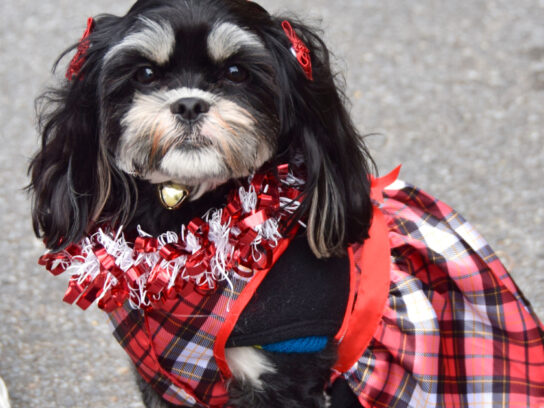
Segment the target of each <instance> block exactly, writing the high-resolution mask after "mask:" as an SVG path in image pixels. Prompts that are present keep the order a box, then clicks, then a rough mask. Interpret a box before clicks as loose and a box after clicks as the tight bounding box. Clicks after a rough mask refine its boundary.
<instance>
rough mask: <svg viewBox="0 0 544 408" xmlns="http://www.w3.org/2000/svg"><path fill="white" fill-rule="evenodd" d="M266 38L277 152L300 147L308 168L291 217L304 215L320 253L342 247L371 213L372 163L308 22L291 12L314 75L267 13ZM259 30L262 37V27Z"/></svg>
mask: <svg viewBox="0 0 544 408" xmlns="http://www.w3.org/2000/svg"><path fill="white" fill-rule="evenodd" d="M274 20H275V21H274V24H273V26H274V30H275V33H273V34H272V33H270V34H272V35H273V36H274V37H275V38H276V39H281V40H275V41H270V38H269V40H268V41H270V43H269V47H271V49H272V52H274V53H275V54H276V55H275V57H276V60H277V67H276V71H277V73H278V74H277V78H276V81H277V86H279V87H280V100H279V101H278V110H279V112H280V121H281V125H282V130H281V135H280V152H281V150H282V149H284V152H286V153H287V154H288V155H289V156H290V157H291V158H292V157H294V156H295V155H296V154H297V153H300V152H302V154H303V155H304V161H305V165H306V169H307V172H308V174H307V180H306V186H305V189H304V195H305V197H304V200H303V203H302V206H301V207H300V209H299V213H298V214H297V217H302V216H304V215H305V216H306V217H307V220H308V228H307V234H308V241H309V243H310V246H311V248H312V250H313V252H314V253H315V254H316V255H317V256H319V257H329V256H333V255H342V254H345V251H346V248H347V246H348V245H349V244H351V243H354V242H361V241H362V240H363V239H365V238H366V237H367V234H368V228H369V226H370V221H371V216H372V204H371V201H370V181H369V173H370V171H369V170H370V166H374V163H373V162H372V159H371V158H370V156H369V154H368V151H367V149H366V147H365V145H364V143H363V139H362V136H361V135H360V134H359V133H358V132H357V130H356V128H355V126H354V125H353V123H352V121H351V119H350V117H349V114H348V112H347V110H346V107H345V102H346V98H345V96H344V94H343V93H342V91H341V90H340V89H339V87H338V84H337V83H336V81H335V78H334V75H333V73H332V72H331V67H330V62H329V52H328V50H327V47H326V46H325V44H324V43H323V41H322V40H321V38H320V37H319V36H318V35H317V34H316V33H315V32H314V31H313V30H311V29H310V28H308V27H306V26H304V25H303V24H301V23H299V22H297V21H294V20H290V23H291V25H292V27H293V28H294V29H295V31H296V33H297V34H298V36H299V37H300V38H301V39H302V41H303V42H304V43H305V45H306V47H307V48H309V50H310V57H311V63H312V71H313V80H310V79H309V78H307V76H306V75H305V73H304V71H303V69H302V67H301V66H300V64H299V63H298V61H297V59H295V58H294V56H293V55H292V54H291V52H290V46H291V44H290V41H289V39H288V38H287V36H286V35H285V33H284V32H283V29H282V28H281V24H282V20H283V19H280V18H275V19H274ZM266 37H269V35H267V36H266Z"/></svg>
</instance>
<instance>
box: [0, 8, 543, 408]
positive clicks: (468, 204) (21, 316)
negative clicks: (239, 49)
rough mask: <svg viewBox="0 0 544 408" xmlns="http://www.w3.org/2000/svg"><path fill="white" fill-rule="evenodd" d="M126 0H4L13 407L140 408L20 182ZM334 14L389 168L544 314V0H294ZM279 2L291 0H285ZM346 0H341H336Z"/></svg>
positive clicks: (0, 312) (342, 60)
mask: <svg viewBox="0 0 544 408" xmlns="http://www.w3.org/2000/svg"><path fill="white" fill-rule="evenodd" d="M129 3H130V2H128V1H117V2H112V1H106V0H93V1H87V2H84V1H69V0H42V1H37V0H2V2H1V4H0V53H1V55H0V77H1V82H0V87H1V92H0V103H1V108H0V129H1V130H0V132H1V133H0V144H1V152H0V154H1V156H0V185H1V193H0V226H1V227H0V228H1V230H0V254H1V257H2V258H1V259H2V266H1V267H0V268H1V272H0V300H1V301H0V319H1V326H2V329H1V330H0V373H1V375H2V376H3V377H4V379H5V381H6V383H7V384H8V386H9V388H10V390H11V395H12V400H13V406H14V407H15V408H33V407H36V408H37V407H39V408H48V407H91V406H92V407H111V408H121V407H123V408H127V407H134V408H137V407H138V408H141V407H142V405H141V402H139V399H138V396H137V394H136V392H135V390H134V386H133V382H132V380H131V374H130V372H129V368H128V364H127V361H126V359H125V357H124V354H123V352H122V351H121V350H120V349H119V347H118V346H117V344H116V343H115V340H114V339H113V338H112V337H111V335H110V334H109V331H110V330H109V327H108V325H107V323H106V321H105V316H104V315H103V314H102V313H101V312H99V311H97V310H94V309H93V310H90V311H87V312H85V313H83V312H81V311H79V310H78V309H77V308H75V307H69V306H67V305H64V304H63V303H62V302H61V301H60V298H61V297H62V294H63V292H64V288H65V279H63V278H62V277H60V278H53V277H51V276H49V275H48V274H47V273H46V272H45V271H43V270H42V269H40V268H38V266H37V265H36V259H37V257H38V256H39V255H40V253H41V245H40V243H39V242H38V241H37V240H36V239H34V238H33V235H32V232H31V228H30V222H29V204H28V199H27V197H26V196H25V194H24V193H23V192H22V190H21V189H22V187H23V186H24V185H25V183H26V182H27V181H26V175H25V168H26V165H27V163H28V158H29V156H30V155H31V154H32V152H33V151H34V150H35V149H36V146H37V144H36V141H37V139H36V135H35V131H34V122H33V121H34V119H33V98H34V97H35V96H36V95H37V94H38V93H39V91H40V89H42V88H43V86H44V84H45V83H46V82H47V81H48V79H49V69H50V67H51V65H52V63H53V61H54V59H55V57H56V55H57V54H58V53H59V52H60V51H61V50H62V49H63V48H64V47H65V46H67V45H68V44H69V43H71V42H73V41H75V40H77V39H78V38H79V36H80V35H81V33H82V31H83V28H84V25H85V21H86V18H87V16H89V15H94V14H97V13H100V12H105V11H107V12H112V13H122V12H123V11H124V10H126V9H127V7H128V6H129ZM262 4H263V5H265V6H267V7H268V8H269V9H271V10H277V9H279V8H283V7H287V6H288V5H289V6H292V7H295V11H298V12H299V13H301V14H306V15H308V16H310V17H311V18H312V19H314V20H316V19H318V18H322V23H321V24H322V26H323V27H324V28H325V30H326V35H325V37H326V39H327V40H328V42H329V44H330V46H331V48H332V49H333V51H334V53H335V54H336V57H337V58H338V60H337V61H338V69H339V70H341V71H344V72H346V80H347V83H348V86H347V94H348V95H349V97H350V98H351V99H352V102H353V109H352V111H353V116H354V118H355V121H356V123H357V124H358V125H359V126H360V128H361V129H362V130H363V131H364V132H368V133H372V132H379V133H380V136H372V137H369V138H368V142H369V144H370V146H371V148H372V151H373V153H374V155H375V158H376V160H377V162H378V164H379V166H380V168H381V170H382V172H386V171H388V170H390V169H391V168H393V167H394V166H396V165H397V164H398V163H403V165H404V167H403V172H402V176H403V178H404V179H406V180H409V181H411V182H413V183H415V184H417V185H419V186H421V187H423V188H424V189H425V190H427V191H429V192H432V193H433V194H435V195H437V196H438V197H440V198H442V199H443V200H444V201H446V202H448V203H449V204H450V205H452V206H453V207H455V208H457V209H458V210H459V211H460V212H461V213H462V214H464V215H465V217H466V218H468V219H469V220H470V221H471V222H472V223H473V224H474V225H475V226H476V227H477V228H478V229H480V231H481V232H482V233H483V234H484V236H485V237H487V239H488V240H489V241H490V242H491V244H492V246H493V247H494V248H495V249H496V250H498V252H499V253H500V256H501V257H502V259H503V261H504V262H505V264H506V265H507V266H508V267H509V268H510V269H511V271H512V274H513V275H514V277H515V278H516V279H517V282H518V284H519V285H520V286H521V288H522V289H523V290H524V292H525V293H526V295H527V297H528V298H529V299H531V300H532V302H533V304H534V306H535V308H536V310H537V311H538V313H539V314H540V315H541V316H544V299H543V297H542V290H543V286H544V285H543V284H544V273H543V270H544V233H543V230H544V221H543V219H544V206H543V203H544V182H543V180H542V177H543V176H544V147H543V145H544V133H543V132H544V130H543V129H544V114H543V111H542V107H543V106H544V25H543V24H542V22H543V21H544V0H518V1H516V2H512V1H510V0H471V1H461V2H452V1H446V0H418V1H410V2H400V1H394V0H343V1H342V2H331V1H328V0H295V1H287V0H281V1H272V0H266V1H264V0H263V1H262ZM278 4H279V6H278ZM335 4H336V5H335Z"/></svg>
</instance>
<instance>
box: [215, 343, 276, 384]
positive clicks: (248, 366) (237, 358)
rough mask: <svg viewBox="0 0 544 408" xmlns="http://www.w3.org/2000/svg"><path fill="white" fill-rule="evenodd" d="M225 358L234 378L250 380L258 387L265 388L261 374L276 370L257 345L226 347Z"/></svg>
mask: <svg viewBox="0 0 544 408" xmlns="http://www.w3.org/2000/svg"><path fill="white" fill-rule="evenodd" d="M225 358H226V359H227V364H228V365H229V368H230V371H231V372H232V375H233V376H234V378H236V379H237V380H240V381H244V382H249V383H251V385H252V386H253V387H255V388H256V389H262V388H263V383H262V380H261V378H260V377H261V375H263V374H266V373H273V372H275V371H276V369H275V367H274V366H273V365H272V363H271V362H270V361H268V360H267V358H266V357H265V356H264V354H263V353H261V352H260V351H259V350H257V349H256V348H255V347H232V348H226V349H225Z"/></svg>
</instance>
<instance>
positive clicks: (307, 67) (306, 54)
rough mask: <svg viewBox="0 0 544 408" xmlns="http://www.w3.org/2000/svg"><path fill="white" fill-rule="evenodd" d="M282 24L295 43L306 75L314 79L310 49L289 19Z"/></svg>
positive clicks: (292, 42) (297, 55) (298, 59)
mask: <svg viewBox="0 0 544 408" xmlns="http://www.w3.org/2000/svg"><path fill="white" fill-rule="evenodd" d="M281 26H282V28H283V31H285V34H287V37H288V38H289V40H291V44H293V50H294V52H295V56H296V57H297V61H298V62H299V64H300V66H301V67H302V69H303V70H304V73H305V74H306V77H307V78H308V79H309V80H310V81H312V80H313V79H314V78H313V76H312V60H311V58H310V50H309V49H308V47H306V44H304V42H303V41H302V40H301V39H300V37H299V36H298V35H297V33H296V32H295V30H294V29H293V27H292V26H291V23H290V22H289V21H287V20H285V21H283V22H282V23H281Z"/></svg>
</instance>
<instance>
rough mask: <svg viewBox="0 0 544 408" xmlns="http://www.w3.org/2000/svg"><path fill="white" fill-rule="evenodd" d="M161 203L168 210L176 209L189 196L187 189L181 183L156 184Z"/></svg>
mask: <svg viewBox="0 0 544 408" xmlns="http://www.w3.org/2000/svg"><path fill="white" fill-rule="evenodd" d="M157 190H158V192H159V200H160V201H161V204H162V205H163V206H164V207H165V208H167V209H169V210H177V209H178V208H179V207H181V205H182V204H183V203H184V202H185V200H187V198H188V197H189V193H190V192H189V189H188V188H187V187H185V186H182V185H181V184H176V183H172V182H167V183H161V184H159V185H158V186H157Z"/></svg>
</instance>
